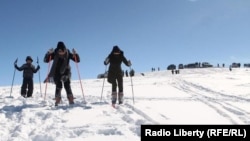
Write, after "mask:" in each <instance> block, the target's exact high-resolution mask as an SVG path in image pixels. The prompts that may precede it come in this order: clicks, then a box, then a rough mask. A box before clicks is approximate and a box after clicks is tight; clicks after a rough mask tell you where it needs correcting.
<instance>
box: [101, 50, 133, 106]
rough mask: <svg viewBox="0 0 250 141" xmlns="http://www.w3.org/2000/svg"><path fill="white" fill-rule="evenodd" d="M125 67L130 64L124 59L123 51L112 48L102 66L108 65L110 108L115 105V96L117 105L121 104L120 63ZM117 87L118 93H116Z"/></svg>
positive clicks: (121, 77)
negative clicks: (110, 85) (110, 91)
mask: <svg viewBox="0 0 250 141" xmlns="http://www.w3.org/2000/svg"><path fill="white" fill-rule="evenodd" d="M122 62H123V63H124V64H125V65H126V66H131V62H130V61H128V60H127V59H126V58H125V57H124V53H123V51H122V50H121V49H120V48H119V47H118V46H113V49H112V51H111V53H110V54H109V55H108V57H107V58H106V59H105V61H104V65H108V64H110V65H109V70H108V82H109V83H111V84H112V94H111V97H112V98H111V102H112V106H114V105H115V104H116V101H117V94H118V101H119V104H122V103H123V95H124V94H123V74H122V69H121V63H122ZM117 85H118V93H117Z"/></svg>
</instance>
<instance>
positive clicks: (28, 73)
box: [14, 56, 40, 97]
mask: <svg viewBox="0 0 250 141" xmlns="http://www.w3.org/2000/svg"><path fill="white" fill-rule="evenodd" d="M32 62H33V59H32V58H31V57H30V56H27V57H26V63H25V64H23V65H22V66H21V67H18V66H17V62H15V63H14V66H15V68H16V69H17V70H18V71H23V83H22V86H21V95H22V96H23V97H32V94H33V89H34V82H33V74H34V73H36V72H37V71H38V70H39V69H40V66H39V65H37V68H35V66H34V65H33V64H32ZM27 89H28V91H27Z"/></svg>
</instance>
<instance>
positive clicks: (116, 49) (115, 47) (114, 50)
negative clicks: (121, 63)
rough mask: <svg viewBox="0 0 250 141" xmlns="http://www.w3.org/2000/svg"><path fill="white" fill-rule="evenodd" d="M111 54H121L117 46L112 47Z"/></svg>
mask: <svg viewBox="0 0 250 141" xmlns="http://www.w3.org/2000/svg"><path fill="white" fill-rule="evenodd" d="M112 52H121V50H120V48H119V47H118V46H114V47H113V50H112Z"/></svg>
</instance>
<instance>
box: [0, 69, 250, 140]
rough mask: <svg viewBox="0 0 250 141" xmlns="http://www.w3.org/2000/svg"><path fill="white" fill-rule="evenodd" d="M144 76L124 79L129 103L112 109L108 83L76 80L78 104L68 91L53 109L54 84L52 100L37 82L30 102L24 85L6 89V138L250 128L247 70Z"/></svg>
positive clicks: (2, 133)
mask: <svg viewBox="0 0 250 141" xmlns="http://www.w3.org/2000/svg"><path fill="white" fill-rule="evenodd" d="M144 74H145V75H144V76H143V75H141V74H140V73H136V75H135V77H133V78H132V79H131V78H130V77H124V94H125V101H124V104H123V105H120V106H118V107H117V109H114V108H112V107H111V105H110V98H111V97H110V93H111V85H110V84H109V83H108V82H107V81H106V79H87V80H84V79H83V80H81V81H79V80H76V81H72V84H71V85H72V90H73V93H74V96H75V97H76V99H75V102H76V104H75V106H68V102H67V99H66V93H65V91H63V93H62V96H63V102H62V104H61V105H60V106H58V107H57V108H55V107H53V106H52V107H51V106H50V105H52V104H53V103H54V101H53V98H54V91H55V85H54V84H48V85H47V91H46V96H45V94H44V92H45V87H46V84H41V88H42V89H40V84H35V89H34V94H33V98H26V99H25V98H23V97H21V96H20V94H19V92H20V87H21V86H20V85H15V86H13V89H12V94H10V91H11V86H9V87H0V125H1V126H0V140H1V141H69V140H70V141H82V140H85V141H97V140H98V141H100V140H109V141H117V140H119V141H127V140H131V141H139V140H140V132H141V131H140V130H141V125H144V124H166V125H167V124H230V125H231V124H244V125H245V124H248V125H249V124H250V71H248V69H246V68H238V69H233V71H231V72H230V71H229V69H228V68H200V69H183V70H180V74H174V75H172V73H171V71H167V70H164V71H155V72H145V73H144ZM103 82H105V83H104V87H103V93H102V86H103ZM81 84H82V88H83V91H82V89H81ZM131 84H132V85H131ZM40 90H41V91H42V94H41V93H40ZM84 101H86V102H87V104H84Z"/></svg>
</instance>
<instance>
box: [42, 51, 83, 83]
mask: <svg viewBox="0 0 250 141" xmlns="http://www.w3.org/2000/svg"><path fill="white" fill-rule="evenodd" d="M51 60H54V61H53V64H52V67H51V70H50V73H49V76H48V77H53V78H54V79H55V78H58V79H60V78H61V76H63V75H67V76H68V77H69V78H70V76H71V68H70V65H69V61H70V60H73V61H74V62H77V63H78V62H80V57H79V55H78V54H73V53H71V52H70V51H69V50H68V49H67V53H66V55H65V56H64V57H59V56H58V53H57V51H56V50H55V51H54V52H53V53H51V54H49V53H46V54H45V56H44V62H45V63H48V62H49V61H51Z"/></svg>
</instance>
